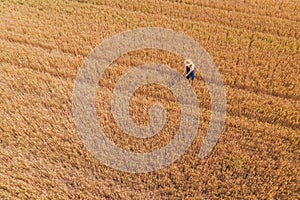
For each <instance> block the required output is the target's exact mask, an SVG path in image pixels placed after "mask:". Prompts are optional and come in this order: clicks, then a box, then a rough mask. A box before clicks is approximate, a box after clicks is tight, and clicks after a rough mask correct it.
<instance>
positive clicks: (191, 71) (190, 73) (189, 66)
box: [183, 59, 195, 80]
mask: <svg viewBox="0 0 300 200" xmlns="http://www.w3.org/2000/svg"><path fill="white" fill-rule="evenodd" d="M184 65H185V68H184V72H183V76H185V77H186V78H187V79H191V80H194V78H195V65H194V63H193V61H192V60H191V59H187V60H185V61H184Z"/></svg>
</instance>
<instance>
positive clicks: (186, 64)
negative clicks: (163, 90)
mask: <svg viewBox="0 0 300 200" xmlns="http://www.w3.org/2000/svg"><path fill="white" fill-rule="evenodd" d="M184 64H185V66H192V65H193V64H194V63H193V61H192V60H191V59H186V60H185V61H184Z"/></svg>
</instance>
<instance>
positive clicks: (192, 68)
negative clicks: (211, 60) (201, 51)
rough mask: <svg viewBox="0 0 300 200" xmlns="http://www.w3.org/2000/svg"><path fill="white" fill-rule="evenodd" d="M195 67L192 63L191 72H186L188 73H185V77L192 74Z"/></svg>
mask: <svg viewBox="0 0 300 200" xmlns="http://www.w3.org/2000/svg"><path fill="white" fill-rule="evenodd" d="M194 68H195V66H194V65H192V67H191V69H190V71H189V73H186V74H185V77H187V76H188V75H190V73H192V72H193V71H194Z"/></svg>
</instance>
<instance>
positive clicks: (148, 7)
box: [0, 0, 300, 199]
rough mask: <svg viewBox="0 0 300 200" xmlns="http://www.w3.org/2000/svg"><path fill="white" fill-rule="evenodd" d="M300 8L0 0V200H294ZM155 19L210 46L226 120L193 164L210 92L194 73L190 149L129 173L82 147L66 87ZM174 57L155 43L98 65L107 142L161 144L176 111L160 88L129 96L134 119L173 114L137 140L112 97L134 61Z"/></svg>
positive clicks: (273, 0)
mask: <svg viewBox="0 0 300 200" xmlns="http://www.w3.org/2000/svg"><path fill="white" fill-rule="evenodd" d="M299 13H300V2H299V1H297V0H290V1H277V0H244V1H234V0H228V1H220V0H209V1H208V0H199V1H193V0H178V1H175V0H166V1H159V0H145V1H137V0H131V1H125V0H101V1H100V0H99V1H96V0H78V1H75V0H73V1H72V0H64V1H63V0H61V1H59V0H49V1H48V0H47V1H42V0H39V1H34V0H1V1H0V27H1V29H0V30H1V31H0V100H1V101H0V199H45V198H49V199H104V198H112V199H182V198H194V199H297V198H299V188H300V185H299V175H300V174H299V171H300V167H299V166H300V163H299V153H300V151H299V141H300V134H299V130H300V99H299V97H300V54H299V45H300V14H299ZM153 26H155V27H164V28H169V29H173V30H175V31H178V32H181V33H183V34H185V35H187V36H190V37H192V38H193V39H195V40H196V41H197V42H198V43H199V44H200V45H202V46H203V47H204V48H205V49H206V50H207V51H208V52H209V54H210V55H211V57H212V58H213V60H214V62H215V63H216V64H217V66H218V69H219V71H220V73H221V75H222V78H223V81H224V84H225V87H226V96H227V116H226V124H225V127H224V131H223V133H222V135H221V137H220V139H219V141H218V144H217V146H216V147H215V148H214V150H213V151H212V152H211V154H210V155H209V156H208V157H206V158H205V159H199V158H198V151H199V149H200V147H201V144H202V141H203V137H204V135H205V131H206V130H207V127H208V124H209V118H210V98H209V94H208V91H207V89H206V87H205V84H204V82H203V81H202V79H201V76H200V75H199V74H196V80H195V82H194V83H193V88H194V90H195V92H196V94H197V97H198V100H199V102H200V109H201V122H200V126H199V130H198V134H197V136H196V138H195V140H194V142H193V144H192V146H191V147H190V148H189V150H188V151H187V152H186V153H185V154H184V155H183V156H182V157H181V158H180V159H178V160H177V161H176V162H175V163H173V164H171V165H170V166H169V167H167V168H164V169H162V170H159V171H156V172H151V173H146V174H128V173H123V172H119V171H116V170H114V169H111V168H109V167H106V166H104V165H102V164H101V163H100V162H98V161H97V160H96V159H94V158H93V157H92V155H91V154H90V153H89V152H88V151H87V150H86V149H85V147H84V146H83V143H82V142H81V140H80V139H79V136H78V134H77V132H76V129H75V124H74V120H73V116H72V99H71V98H72V92H73V86H74V82H75V78H76V73H77V71H78V69H79V67H80V65H81V64H82V63H83V61H84V59H85V58H86V56H87V55H88V54H89V53H90V51H91V50H92V49H93V48H95V47H96V46H97V45H98V44H100V43H101V41H102V40H103V39H105V38H109V37H110V36H112V35H114V34H116V33H119V32H120V31H125V30H128V29H133V28H138V27H153ZM182 61H183V60H182V58H179V57H176V56H174V55H172V54H169V53H166V52H161V51H158V50H147V51H143V52H132V53H130V54H128V55H125V56H124V57H122V58H120V59H118V60H117V61H116V62H115V63H113V65H112V66H111V67H110V68H109V69H108V70H107V71H106V72H105V76H103V77H102V79H101V80H100V82H99V87H98V90H97V99H96V107H97V112H98V117H99V123H100V124H101V126H102V127H103V129H104V131H105V133H106V134H107V136H108V137H109V138H110V139H111V140H112V141H114V142H115V143H116V144H117V145H119V146H121V147H122V148H124V149H127V150H131V151H137V152H146V151H150V150H155V149H158V148H161V147H162V146H164V145H165V144H167V142H168V141H169V140H170V139H171V138H172V135H174V133H175V132H176V129H177V128H178V118H177V115H178V114H179V111H178V110H179V107H178V105H177V103H176V99H175V98H174V96H173V95H172V94H171V93H170V92H169V91H168V90H166V89H164V88H157V87H156V88H155V87H154V86H149V87H143V88H140V89H139V90H138V91H137V92H136V94H135V95H134V97H133V98H132V101H131V102H130V105H131V110H130V112H131V114H132V116H133V119H134V120H135V121H136V122H137V123H138V124H141V125H143V124H147V122H148V120H149V118H148V116H147V109H148V108H149V107H150V106H151V105H152V104H153V102H155V101H159V102H161V103H162V104H163V105H165V106H166V108H167V109H168V110H169V111H170V112H171V113H172V115H170V116H171V117H170V118H168V122H167V125H166V127H165V129H164V130H163V131H162V132H161V133H159V134H158V135H157V136H155V137H153V138H148V139H145V140H141V139H135V138H133V137H129V136H128V135H126V134H124V133H122V131H120V130H119V129H118V127H117V125H116V124H115V122H114V119H113V116H112V114H111V112H110V105H109V103H110V98H111V93H112V89H113V88H114V84H115V82H116V79H117V78H118V77H120V76H121V75H122V74H124V73H125V72H126V71H127V70H129V69H130V68H132V67H134V66H138V65H141V64H143V63H147V62H157V63H164V64H166V65H169V66H172V67H173V68H174V69H176V70H182V69H181V68H182ZM158 89H159V90H158ZM158 91H160V92H158ZM161 91H162V92H161Z"/></svg>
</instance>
